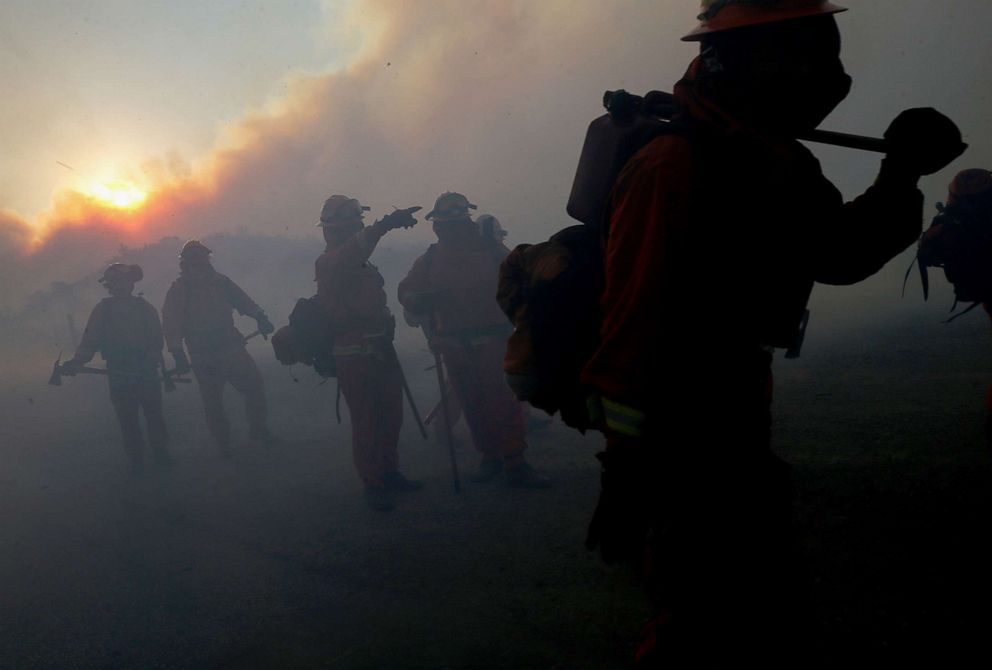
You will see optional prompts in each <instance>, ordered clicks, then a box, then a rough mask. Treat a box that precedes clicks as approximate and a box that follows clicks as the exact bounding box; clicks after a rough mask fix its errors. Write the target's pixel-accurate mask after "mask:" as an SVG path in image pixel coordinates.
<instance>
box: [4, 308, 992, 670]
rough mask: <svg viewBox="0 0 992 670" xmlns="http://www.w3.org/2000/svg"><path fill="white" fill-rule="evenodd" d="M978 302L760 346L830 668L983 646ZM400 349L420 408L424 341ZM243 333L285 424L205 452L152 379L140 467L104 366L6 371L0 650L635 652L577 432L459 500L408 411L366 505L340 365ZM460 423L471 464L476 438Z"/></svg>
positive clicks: (581, 655) (991, 491) (639, 614)
mask: <svg viewBox="0 0 992 670" xmlns="http://www.w3.org/2000/svg"><path fill="white" fill-rule="evenodd" d="M973 317H974V318H971V317H968V318H967V321H965V320H962V322H958V323H956V324H952V325H949V326H944V325H941V324H938V323H935V322H929V321H927V322H925V323H921V322H920V321H919V320H916V321H913V322H906V323H898V324H892V323H889V324H885V325H884V326H882V325H879V326H878V327H877V328H875V329H871V328H869V329H865V330H863V331H861V333H860V334H859V336H858V338H856V339H852V338H850V337H847V338H844V339H843V341H842V342H840V341H830V340H826V339H824V340H816V339H814V340H813V341H811V342H810V343H809V344H808V346H807V352H806V354H805V355H804V357H803V358H801V359H799V360H798V361H782V360H779V361H777V363H776V375H777V398H776V427H775V431H776V432H775V434H776V438H775V439H776V449H777V450H778V452H779V453H780V454H781V455H782V456H783V457H785V458H786V459H787V460H789V461H790V462H791V463H793V464H794V466H795V473H796V479H797V482H798V488H799V504H798V513H799V522H800V529H801V532H802V537H803V542H804V546H805V548H806V553H807V556H808V563H809V568H810V572H811V575H812V578H813V582H814V589H815V590H814V593H815V597H816V601H817V606H818V608H819V613H820V618H821V619H822V621H823V633H824V635H823V637H824V639H825V640H826V641H827V642H826V645H825V648H824V649H823V650H822V651H820V652H817V654H818V656H822V658H821V659H820V660H825V661H826V663H827V664H828V665H840V664H841V663H843V664H845V665H859V666H860V665H862V664H863V663H864V662H866V661H874V662H875V663H876V664H877V665H878V666H879V667H887V666H889V664H890V663H891V662H894V661H895V660H896V659H904V658H915V659H919V658H921V657H922V655H924V654H931V653H937V654H941V655H942V656H943V657H944V659H945V660H948V659H950V658H951V657H952V656H955V655H958V654H961V655H963V654H964V653H965V652H979V653H984V654H986V655H987V654H988V653H989V652H988V646H987V644H986V641H987V635H988V632H987V631H988V630H989V624H990V623H992V616H990V614H989V609H990V608H989V605H988V603H989V602H992V599H990V597H992V577H990V570H989V566H990V565H992V543H990V542H989V539H988V537H989V523H988V519H989V512H990V511H992V486H990V484H992V467H990V459H989V454H988V453H987V452H986V450H985V446H984V437H983V434H982V421H983V411H984V410H983V397H984V392H985V386H986V385H987V383H988V382H989V381H990V380H992V372H990V368H992V351H990V349H992V347H990V344H992V342H990V339H992V338H989V337H988V335H989V333H988V332H987V331H988V324H987V322H986V321H984V320H983V319H984V317H982V316H981V315H978V314H975V315H973ZM404 346H405V349H404V351H402V352H401V354H402V356H403V360H404V366H405V368H406V371H407V373H408V375H409V377H410V380H411V384H412V385H413V387H414V393H415V395H416V397H417V399H418V402H419V403H420V404H421V410H422V411H424V412H426V410H427V406H428V405H430V404H431V403H432V402H433V401H434V400H435V399H436V392H435V391H434V389H432V387H431V386H430V384H431V381H432V373H430V372H425V371H424V368H425V367H427V365H429V363H430V360H429V357H428V355H427V353H426V351H424V349H423V347H422V346H421V347H418V346H417V345H416V344H414V343H413V340H411V341H410V342H408V343H405V345H404ZM252 351H253V352H255V353H257V355H258V358H259V360H261V361H265V362H264V364H263V368H264V369H263V372H264V374H265V376H266V380H267V383H268V388H269V393H270V401H271V405H272V426H273V429H274V431H275V432H277V433H278V434H279V435H280V436H282V438H283V440H282V442H281V443H280V444H278V445H276V446H273V447H268V448H267V447H262V446H256V445H253V444H250V443H248V442H247V440H246V439H245V440H243V441H242V442H239V446H240V448H239V450H238V453H237V454H236V455H235V456H234V457H233V458H230V459H222V458H220V457H219V456H218V455H216V454H215V453H214V452H213V450H212V449H211V446H210V444H209V441H208V439H207V435H206V429H205V426H204V423H203V418H202V414H201V411H200V407H199V401H198V397H197V395H196V391H195V388H192V387H184V388H181V389H180V390H179V391H177V392H176V393H175V394H173V395H170V396H168V397H167V415H168V418H169V419H170V422H171V427H172V437H173V445H174V446H173V452H174V455H175V457H176V460H177V464H176V465H175V466H174V467H173V468H170V469H168V470H164V471H153V472H151V473H149V474H148V475H146V476H144V477H141V478H134V477H131V476H130V475H128V474H127V471H126V468H125V461H124V455H123V452H122V450H121V448H120V445H119V435H118V432H117V427H116V424H115V422H114V420H113V418H112V412H111V408H110V404H109V401H108V400H107V398H106V389H105V387H104V385H103V383H102V381H101V380H98V379H93V378H77V379H74V380H71V381H68V382H67V383H66V385H65V386H63V387H62V388H52V387H48V386H47V385H46V384H45V381H46V379H47V372H48V371H47V370H45V369H39V370H38V373H37V377H36V379H32V381H30V382H23V383H16V384H15V383H13V382H12V381H11V380H9V379H8V380H7V381H6V382H5V385H4V386H3V388H2V389H0V401H2V403H3V410H4V411H3V413H2V423H0V440H2V442H0V534H2V538H3V545H2V548H0V666H2V667H3V668H70V667H71V668H79V667H83V668H85V667H114V668H117V667H121V668H146V667H149V668H150V667H156V668H180V667H184V668H185V667H211V668H255V667H328V668H349V669H350V668H356V669H365V668H369V669H372V668H425V669H426V668H436V669H442V668H562V669H563V668H624V667H629V661H630V653H631V648H632V645H633V644H634V642H635V640H636V637H637V634H638V632H639V628H640V627H641V625H642V624H643V622H644V620H645V618H646V617H647V608H646V604H645V603H644V602H643V600H642V598H641V595H640V592H639V590H638V587H637V584H636V580H635V579H634V577H633V576H632V575H631V574H629V573H627V572H626V571H624V570H622V569H613V568H608V567H605V566H603V565H602V564H601V563H600V562H599V561H598V560H597V558H596V557H595V556H593V555H591V554H589V553H588V552H586V551H585V550H584V549H583V547H582V540H583V537H584V532H585V524H586V521H587V518H588V516H589V513H590V511H591V510H592V507H593V505H594V503H595V498H596V492H597V487H598V471H597V467H596V461H595V460H594V459H593V455H594V454H595V452H596V451H597V450H598V448H599V446H600V444H599V440H598V439H597V438H596V437H595V436H590V437H585V438H583V437H581V436H578V435H577V434H574V433H572V432H570V431H569V430H567V429H566V428H564V427H563V426H560V425H558V424H555V425H553V426H551V427H550V428H548V429H546V430H544V431H541V432H537V433H535V434H533V435H532V439H531V444H532V449H531V451H530V459H531V461H532V463H533V464H534V465H535V466H537V467H539V468H540V469H542V470H543V471H545V472H547V473H548V474H549V475H551V476H552V477H553V478H554V480H555V488H554V489H553V490H551V491H516V490H509V489H506V488H504V487H502V486H499V485H472V484H466V485H465V488H464V491H463V493H462V494H461V495H455V494H454V493H453V492H452V489H451V483H450V479H449V475H450V471H449V465H448V461H447V455H446V454H445V452H444V450H443V449H442V448H441V447H440V445H439V444H437V443H436V442H434V441H433V440H431V441H426V442H425V441H423V440H422V439H421V438H420V437H419V436H418V435H417V434H416V432H415V430H414V429H413V426H412V425H411V422H409V421H408V422H407V425H406V426H405V428H404V435H403V440H402V444H401V450H402V451H401V458H402V461H403V463H404V469H405V470H406V471H407V472H408V474H409V475H411V476H413V477H416V478H420V479H422V480H423V481H424V482H425V483H426V487H425V489H424V490H423V491H422V492H420V493H416V494H410V495H407V496H404V497H403V498H402V499H401V500H400V504H399V506H398V507H397V509H396V510H394V511H392V512H390V513H385V514H384V513H375V512H372V511H370V510H368V509H367V508H366V507H365V505H364V503H363V501H362V498H361V486H360V484H359V482H358V480H357V477H356V475H355V474H354V469H353V467H352V465H351V456H350V445H349V442H348V439H349V438H348V436H349V430H348V426H347V412H346V411H345V412H344V414H345V424H344V425H341V426H339V425H337V424H336V423H335V420H334V412H333V403H334V383H333V382H331V383H329V384H326V385H324V386H319V387H318V386H316V379H315V378H314V377H313V376H312V375H311V374H309V373H308V371H303V370H297V375H298V376H299V378H300V382H298V383H297V382H294V381H293V380H292V379H291V378H290V375H289V373H288V372H287V370H286V369H284V368H280V367H278V366H277V365H274V364H271V363H269V362H268V361H269V360H270V355H269V352H268V351H267V350H266V345H265V344H264V343H262V342H257V341H256V342H253V346H252ZM41 367H42V368H43V366H41ZM228 400H229V411H230V413H231V415H232V417H233V418H234V426H235V428H236V431H240V435H242V436H244V435H245V432H246V431H245V428H244V425H243V422H242V421H241V419H242V410H241V408H240V407H239V406H238V403H237V402H236V400H237V398H236V396H235V395H234V394H231V395H230V396H229V398H228ZM236 434H239V433H237V432H236ZM458 437H459V448H458V456H459V459H460V464H461V466H462V468H463V471H466V470H469V469H471V468H473V467H474V466H475V464H476V457H475V456H474V454H473V453H472V449H471V446H470V444H469V443H468V440H467V436H466V435H465V433H464V431H463V429H462V430H460V432H459V433H458ZM717 642H718V641H717ZM812 660H813V659H805V661H803V662H799V663H797V667H803V666H805V665H811V664H812V662H811V661H812ZM985 660H986V661H987V660H988V659H987V658H986V659H985ZM806 661H810V662H806ZM969 665H970V666H971V667H987V665H986V664H985V662H978V663H977V665H976V664H972V663H969ZM942 667H960V666H956V665H955V664H954V663H945V664H943V665H942Z"/></svg>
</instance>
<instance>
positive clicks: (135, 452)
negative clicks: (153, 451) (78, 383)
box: [110, 380, 144, 464]
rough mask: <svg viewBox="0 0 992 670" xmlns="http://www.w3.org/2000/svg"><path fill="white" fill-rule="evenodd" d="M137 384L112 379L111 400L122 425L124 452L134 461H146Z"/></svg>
mask: <svg viewBox="0 0 992 670" xmlns="http://www.w3.org/2000/svg"><path fill="white" fill-rule="evenodd" d="M136 387H137V385H136V384H132V383H129V382H126V381H120V380H111V382H110V402H111V403H113V405H114V413H115V414H116V415H117V422H118V423H119V424H120V426H121V436H122V437H123V439H124V452H125V453H126V454H127V455H128V458H130V459H131V462H132V463H138V464H140V463H141V462H143V461H144V439H143V438H142V436H141V424H140V423H139V420H138V408H139V399H138V394H137V393H135V389H136Z"/></svg>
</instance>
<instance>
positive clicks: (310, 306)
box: [272, 296, 337, 377]
mask: <svg viewBox="0 0 992 670" xmlns="http://www.w3.org/2000/svg"><path fill="white" fill-rule="evenodd" d="M272 349H273V350H274V351H275V355H276V359H277V360H278V361H279V362H280V363H282V364H283V365H293V364H295V363H303V364H304V365H309V366H312V367H313V369H314V370H316V372H317V374H319V375H320V376H321V377H336V376H337V368H336V366H335V363H334V324H333V322H332V320H331V318H330V317H329V316H328V315H327V312H326V311H325V310H324V309H323V307H321V306H320V304H319V303H318V302H317V297H316V296H313V297H312V298H300V299H299V300H297V301H296V306H295V307H293V311H292V312H291V313H290V315H289V325H288V326H283V327H282V328H280V329H279V330H278V331H276V333H275V334H274V335H273V336H272Z"/></svg>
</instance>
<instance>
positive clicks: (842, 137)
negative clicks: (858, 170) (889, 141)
mask: <svg viewBox="0 0 992 670" xmlns="http://www.w3.org/2000/svg"><path fill="white" fill-rule="evenodd" d="M799 139H801V140H807V141H809V142H817V143H819V144H831V145H833V146H835V147H846V148H848V149H860V150H861V151H873V152H875V153H878V154H884V153H885V152H886V151H887V149H886V146H885V140H882V139H879V138H877V137H865V136H864V135H852V134H850V133H838V132H835V131H833V130H811V131H810V132H808V133H806V134H805V135H800V136H799Z"/></svg>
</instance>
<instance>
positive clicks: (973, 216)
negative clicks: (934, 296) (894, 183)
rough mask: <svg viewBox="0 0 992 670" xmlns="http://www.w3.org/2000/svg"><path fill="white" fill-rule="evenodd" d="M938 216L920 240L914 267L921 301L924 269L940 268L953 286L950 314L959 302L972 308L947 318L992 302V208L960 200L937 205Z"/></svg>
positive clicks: (924, 278) (925, 280) (925, 292)
mask: <svg viewBox="0 0 992 670" xmlns="http://www.w3.org/2000/svg"><path fill="white" fill-rule="evenodd" d="M937 210H938V214H937V216H935V217H934V218H933V221H932V223H931V224H930V227H929V228H928V229H927V230H926V231H925V232H924V233H923V235H922V236H921V237H920V242H919V247H918V249H917V264H918V266H919V269H920V278H921V280H922V282H923V289H924V299H925V298H926V297H927V293H928V287H929V279H928V277H927V269H928V268H931V267H937V268H942V269H943V270H944V276H945V277H946V278H947V281H948V282H950V283H951V284H952V285H953V287H954V306H953V307H952V308H951V311H952V312H953V311H954V309H955V308H956V307H957V303H959V302H970V303H972V305H971V306H970V307H968V308H967V309H966V310H964V311H962V312H959V313H957V314H956V315H954V316H953V317H951V319H949V320H953V319H955V318H957V317H958V316H961V315H963V314H965V313H966V312H968V311H971V309H973V308H974V307H976V306H977V305H979V304H981V303H983V302H986V303H987V302H990V301H992V207H988V206H982V205H981V203H980V201H978V202H973V201H970V200H967V199H961V200H958V201H957V202H955V203H954V204H952V205H947V206H945V205H942V204H941V203H937Z"/></svg>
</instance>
